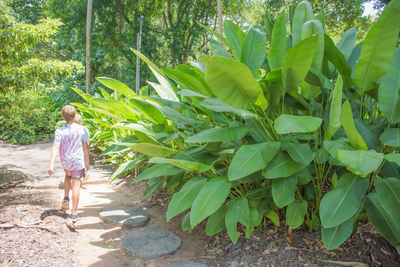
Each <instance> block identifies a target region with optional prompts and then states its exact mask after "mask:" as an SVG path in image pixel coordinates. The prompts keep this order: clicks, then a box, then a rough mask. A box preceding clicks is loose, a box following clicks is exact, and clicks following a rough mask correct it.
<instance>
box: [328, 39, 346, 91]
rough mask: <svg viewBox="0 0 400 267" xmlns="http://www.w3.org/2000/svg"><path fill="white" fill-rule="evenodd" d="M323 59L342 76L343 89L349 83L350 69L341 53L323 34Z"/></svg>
mask: <svg viewBox="0 0 400 267" xmlns="http://www.w3.org/2000/svg"><path fill="white" fill-rule="evenodd" d="M324 39H325V43H324V44H325V48H324V49H325V50H324V51H325V52H324V55H325V58H326V59H327V60H329V61H330V62H331V63H332V64H333V65H334V66H335V68H336V69H337V70H338V71H339V72H340V74H341V75H342V78H343V81H344V85H345V88H348V86H349V83H350V76H351V68H350V67H349V66H348V64H347V60H346V58H345V56H344V55H343V54H342V52H341V51H340V50H339V49H338V48H337V47H336V46H335V43H334V42H333V40H332V39H331V38H330V37H329V36H328V35H326V34H325V38H324Z"/></svg>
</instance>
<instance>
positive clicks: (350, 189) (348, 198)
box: [319, 172, 368, 228]
mask: <svg viewBox="0 0 400 267" xmlns="http://www.w3.org/2000/svg"><path fill="white" fill-rule="evenodd" d="M367 189H368V180H367V179H361V178H358V177H357V176H356V175H353V174H351V173H348V172H347V173H345V174H344V175H342V177H341V178H340V179H339V182H338V184H337V186H336V188H335V189H334V190H332V191H329V192H328V193H327V194H325V195H324V197H323V198H322V200H321V204H320V208H319V214H320V218H321V223H322V225H323V227H325V228H332V227H336V226H338V225H340V224H342V223H344V222H345V221H347V220H349V219H350V218H351V217H353V216H354V214H356V212H357V211H359V210H360V206H361V204H362V202H363V199H364V197H365V193H366V192H367Z"/></svg>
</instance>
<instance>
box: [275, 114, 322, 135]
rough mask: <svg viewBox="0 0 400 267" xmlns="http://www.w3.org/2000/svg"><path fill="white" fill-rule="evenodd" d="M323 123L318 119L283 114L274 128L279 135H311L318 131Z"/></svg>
mask: <svg viewBox="0 0 400 267" xmlns="http://www.w3.org/2000/svg"><path fill="white" fill-rule="evenodd" d="M321 123H322V120H321V119H320V118H316V117H311V116H295V115H288V114H282V115H280V116H279V117H278V118H276V120H275V124H274V127H275V130H276V132H277V133H278V134H288V133H309V132H314V131H316V130H317V129H318V128H319V127H320V126H321Z"/></svg>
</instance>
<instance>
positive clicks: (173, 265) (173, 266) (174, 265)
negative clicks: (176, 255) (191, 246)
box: [165, 261, 207, 267]
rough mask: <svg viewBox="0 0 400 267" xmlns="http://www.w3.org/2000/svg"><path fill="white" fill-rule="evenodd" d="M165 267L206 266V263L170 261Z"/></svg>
mask: <svg viewBox="0 0 400 267" xmlns="http://www.w3.org/2000/svg"><path fill="white" fill-rule="evenodd" d="M165 267H207V265H206V264H204V263H199V262H193V261H182V262H174V263H170V264H168V265H165Z"/></svg>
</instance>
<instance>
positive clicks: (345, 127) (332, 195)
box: [77, 0, 400, 249]
mask: <svg viewBox="0 0 400 267" xmlns="http://www.w3.org/2000/svg"><path fill="white" fill-rule="evenodd" d="M394 1H395V2H396V3H395V4H392V5H389V6H388V8H387V10H386V11H384V12H387V14H391V13H392V12H400V6H398V3H399V2H400V0H394ZM282 14H283V15H282ZM282 14H281V15H280V19H279V22H276V23H279V24H275V25H274V23H275V22H274V21H273V19H272V18H271V17H270V16H269V15H268V14H267V15H266V20H265V21H266V22H267V23H266V25H265V33H264V32H261V31H263V30H262V29H261V28H260V27H259V26H255V27H252V28H250V30H248V31H244V30H241V29H239V27H238V26H235V25H234V24H233V23H232V22H225V31H224V32H225V36H222V35H219V34H216V37H217V38H219V39H220V41H221V43H220V44H218V45H217V44H216V43H214V45H213V46H214V48H213V50H212V52H213V53H214V54H213V55H203V56H201V57H199V59H200V61H201V63H199V62H196V63H194V64H193V66H184V65H178V66H175V68H174V69H161V68H159V67H157V65H156V64H154V63H153V62H152V61H151V60H150V59H149V58H148V57H145V56H144V55H143V54H140V53H138V52H135V53H136V54H137V55H138V56H140V57H141V58H142V59H143V60H144V61H145V62H146V63H147V65H149V67H150V69H151V71H152V72H153V73H154V75H155V76H156V78H157V80H158V81H159V84H155V83H151V85H152V86H153V87H154V88H155V89H156V92H157V94H158V96H157V95H150V96H144V95H136V94H132V93H130V91H129V90H128V88H126V87H125V85H121V84H120V83H118V82H115V81H113V82H112V83H113V86H110V80H107V81H108V82H106V85H107V86H108V87H110V88H111V89H113V90H114V93H112V94H110V95H108V94H103V98H100V97H96V98H93V97H91V96H89V95H86V94H84V93H80V92H79V94H80V95H81V96H82V98H84V99H85V100H86V101H88V103H89V104H82V105H79V104H78V105H77V106H78V107H79V108H80V109H81V111H82V112H84V113H85V115H86V117H87V118H90V120H89V122H90V127H91V132H93V133H94V137H95V138H94V140H95V141H94V142H97V145H98V146H99V147H101V149H102V150H106V152H104V153H107V154H108V155H111V153H112V157H113V158H114V159H116V158H117V156H119V159H121V158H122V159H123V161H125V162H130V160H134V158H135V157H136V156H134V152H140V153H139V155H138V156H137V159H140V160H141V163H142V164H143V165H144V164H146V168H147V169H146V170H145V171H143V172H142V174H140V175H139V176H138V178H137V180H138V181H139V180H142V181H143V180H148V181H147V188H146V190H145V194H147V193H151V192H154V191H155V190H159V189H161V188H166V190H167V192H168V193H170V194H171V195H172V199H171V202H170V204H169V207H168V212H167V219H168V220H169V219H171V218H172V217H174V216H176V215H177V214H179V213H182V212H185V211H187V214H186V216H185V218H184V219H183V222H182V226H183V228H184V229H186V230H189V229H192V228H193V227H195V226H196V225H198V224H199V223H201V222H202V221H203V220H208V221H207V226H206V232H207V234H208V235H212V234H215V233H218V232H220V231H222V230H223V229H226V231H227V233H228V235H229V237H230V238H231V240H232V242H237V240H238V238H239V237H240V235H241V232H239V231H238V227H237V226H238V224H241V225H243V226H244V228H245V231H244V232H245V233H244V234H245V236H246V237H250V236H251V234H252V231H253V229H254V227H257V226H259V225H260V224H261V222H262V221H263V220H271V222H272V223H274V224H276V225H279V224H280V221H279V216H278V215H277V214H284V215H285V220H286V224H287V225H288V226H289V229H295V228H298V227H301V226H302V225H305V226H306V227H308V228H309V229H310V230H317V229H319V227H320V226H322V236H323V237H322V240H323V242H324V244H325V245H326V247H327V248H329V249H334V248H336V247H337V246H339V245H340V244H341V243H342V242H344V241H345V240H346V238H348V236H349V235H351V232H352V231H353V226H354V225H355V221H356V218H357V216H358V215H359V214H360V212H361V211H362V210H363V209H364V208H365V209H366V211H367V214H368V217H369V218H370V220H371V221H372V223H373V224H374V225H375V226H376V227H377V229H378V231H380V232H381V233H382V235H383V236H384V237H385V238H387V239H388V240H389V241H390V242H391V243H392V244H394V245H397V244H398V243H399V242H398V241H399V239H398V233H399V232H400V228H399V225H398V218H397V215H398V212H397V211H398V210H400V203H399V201H398V199H399V196H398V194H397V193H396V192H398V186H399V183H398V181H399V180H398V178H399V177H398V173H399V166H397V165H395V164H397V163H398V162H399V159H398V157H397V156H398V153H397V152H398V148H399V146H400V144H399V142H398V140H400V139H399V138H398V137H399V136H400V135H399V134H398V124H396V123H393V122H389V121H388V119H387V118H386V117H387V114H383V115H382V114H381V113H380V110H379V107H378V99H377V96H378V95H379V92H375V93H372V92H371V94H359V93H358V92H359V89H357V88H359V85H358V84H357V79H354V80H353V79H352V77H351V73H352V70H353V69H354V62H358V63H357V67H356V68H361V69H365V68H367V69H368V68H369V67H371V66H370V65H369V64H370V63H371V60H370V58H367V57H366V55H367V54H368V53H367V52H362V51H364V50H363V48H361V47H362V46H363V45H360V46H356V47H354V44H355V43H354V40H355V33H354V31H353V30H351V31H349V32H347V33H346V34H345V36H344V37H343V39H342V41H341V42H339V43H338V44H337V45H335V43H334V42H333V40H332V39H331V38H330V37H329V36H328V35H327V34H325V32H324V30H323V27H322V23H320V22H316V21H314V16H313V12H312V9H311V6H310V3H308V2H307V1H302V2H301V3H300V4H299V5H297V7H294V9H293V8H292V12H291V13H290V14H289V15H290V16H289V20H290V24H291V28H290V30H288V29H286V26H285V25H284V23H283V18H285V16H286V14H285V13H282ZM384 14H385V13H384ZM319 17H320V18H321V16H319ZM382 18H383V20H386V19H387V15H382ZM379 20H380V19H379ZM379 20H378V22H377V25H378V26H376V27H374V28H373V29H372V30H371V31H372V33H373V34H372V35H375V34H378V35H379V34H382V31H385V29H384V28H382V27H380V26H379V25H380V24H382V22H381V23H380V24H379ZM275 26H276V28H275ZM284 26H285V27H284ZM392 30H393V29H392ZM209 31H210V32H213V31H212V30H209ZM399 31H400V29H397V32H395V31H394V30H393V32H392V34H395V35H396V37H397V34H398V32H399ZM265 36H268V37H269V38H270V39H271V38H272V40H270V39H268V42H269V46H267V47H266V48H265V49H266V50H265V51H261V49H260V48H261V47H264V44H261V43H259V42H264V41H265V40H264V37H265ZM368 36H371V35H369V33H368ZM391 37H392V36H391ZM274 38H276V40H278V41H276V40H275V41H276V43H279V40H286V41H287V46H286V48H285V47H284V46H283V47H284V48H285V49H280V48H278V47H276V43H275V41H274ZM368 39H369V41H367V50H368V47H377V44H376V42H381V41H382V40H378V39H377V38H371V37H368ZM272 44H274V45H272ZM249 47H252V49H249ZM360 48H361V54H362V56H363V57H365V60H360V61H359V58H360ZM253 49H254V50H253ZM388 50H393V51H394V50H395V44H391V45H390V46H389V45H388ZM221 51H223V52H221ZM250 51H251V52H250ZM253 53H254V54H253ZM271 53H272V55H271ZM222 54H223V56H221V55H222ZM255 54H257V55H258V56H257V57H259V56H262V57H263V60H262V61H261V60H259V58H257V60H250V58H253V57H254V55H255ZM371 57H373V58H374V60H375V61H378V62H375V61H374V66H375V65H379V64H380V63H382V62H379V60H380V59H382V61H384V62H386V63H387V62H389V63H391V62H394V61H393V58H389V57H388V55H387V51H381V50H376V51H375V52H374V54H373V55H371ZM267 59H272V60H271V62H268V61H267ZM347 59H348V60H347ZM389 59H390V60H389ZM260 62H262V63H261V65H260ZM375 63H376V64H375ZM386 63H384V64H386ZM279 64H282V65H279ZM382 64H383V63H382ZM364 65H365V66H364ZM255 66H257V68H255ZM388 68H389V70H390V75H391V76H390V79H393V77H394V76H395V75H394V73H397V72H396V67H395V66H389V67H388ZM360 73H361V72H360ZM364 74H365V73H364ZM366 74H367V76H368V81H369V83H371V84H378V83H379V82H380V81H381V80H379V79H380V77H383V79H389V78H387V77H389V76H385V75H386V73H384V71H382V73H381V74H380V76H379V77H378V76H376V75H375V76H374V75H372V76H371V75H370V74H368V73H366ZM358 75H359V74H358ZM103 81H105V79H104V78H103ZM116 84H118V85H116ZM396 84H397V83H396V82H387V83H386V84H385V88H384V89H382V90H385V91H388V92H389V91H390V92H391V93H393V90H396V89H393V88H392V87H391V86H394V85H396ZM122 88H124V89H123V90H122ZM381 88H382V87H381ZM364 89H365V88H364ZM357 91H358V92H357ZM364 91H365V90H364ZM126 92H129V93H126ZM120 93H123V94H124V97H123V96H120ZM343 101H344V103H343ZM142 102H146V103H147V104H146V106H145V105H144V104H143V103H142ZM138 103H142V104H143V105H142V106H140V105H139V104H138ZM156 110H158V111H159V112H160V113H161V114H162V115H163V116H162V117H161V116H160V117H159V119H157V120H156V119H155V117H154V116H155V115H154V114H156ZM394 112H396V111H394ZM385 113H386V112H385ZM157 114H158V113H157ZM389 123H390V125H389ZM388 125H389V126H388ZM378 140H379V141H378ZM111 146H113V147H112V148H110V147H111ZM117 148H118V149H117ZM114 149H115V152H113V150H114ZM389 163H390V164H389ZM392 163H393V164H392ZM125 164H126V163H125ZM389 165H390V167H389ZM123 166H125V165H123ZM167 166H170V167H171V168H173V169H169V168H167ZM385 166H386V167H385ZM117 173H119V170H117ZM392 174H393V175H392ZM338 175H339V176H340V178H339V179H338V178H337V177H338ZM381 177H385V178H381ZM391 177H394V178H391Z"/></svg>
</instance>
